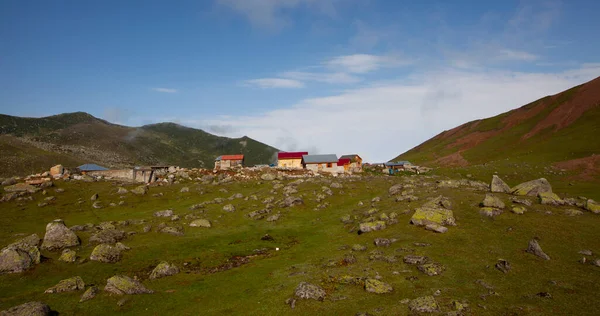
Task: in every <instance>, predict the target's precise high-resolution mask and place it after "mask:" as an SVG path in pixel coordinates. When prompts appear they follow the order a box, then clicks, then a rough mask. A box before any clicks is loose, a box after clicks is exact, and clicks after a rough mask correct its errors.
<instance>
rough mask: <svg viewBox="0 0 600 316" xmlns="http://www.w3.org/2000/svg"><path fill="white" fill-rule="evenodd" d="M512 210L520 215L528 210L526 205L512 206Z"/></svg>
mask: <svg viewBox="0 0 600 316" xmlns="http://www.w3.org/2000/svg"><path fill="white" fill-rule="evenodd" d="M510 211H511V212H513V213H515V214H518V215H523V214H524V213H525V211H527V209H526V208H525V207H524V206H518V205H515V206H513V207H512V208H511V210H510Z"/></svg>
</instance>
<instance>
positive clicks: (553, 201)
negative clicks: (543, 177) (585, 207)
mask: <svg viewBox="0 0 600 316" xmlns="http://www.w3.org/2000/svg"><path fill="white" fill-rule="evenodd" d="M538 198H539V199H540V204H544V205H554V206H558V205H564V204H565V201H563V200H562V199H561V198H560V197H559V196H558V195H556V193H552V192H540V193H538Z"/></svg>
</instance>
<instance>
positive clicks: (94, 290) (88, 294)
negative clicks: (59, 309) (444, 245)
mask: <svg viewBox="0 0 600 316" xmlns="http://www.w3.org/2000/svg"><path fill="white" fill-rule="evenodd" d="M96 294H98V287H96V286H90V287H89V288H88V289H87V290H86V291H85V292H84V293H83V295H81V298H80V299H79V302H80V303H81V302H85V301H89V300H91V299H93V298H94V297H96Z"/></svg>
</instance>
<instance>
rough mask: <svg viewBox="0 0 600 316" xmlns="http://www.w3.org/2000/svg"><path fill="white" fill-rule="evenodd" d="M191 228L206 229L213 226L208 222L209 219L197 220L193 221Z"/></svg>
mask: <svg viewBox="0 0 600 316" xmlns="http://www.w3.org/2000/svg"><path fill="white" fill-rule="evenodd" d="M190 227H205V228H211V227H212V225H211V223H210V221H209V220H207V219H196V220H193V221H192V222H191V223H190Z"/></svg>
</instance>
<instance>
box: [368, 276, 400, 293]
mask: <svg viewBox="0 0 600 316" xmlns="http://www.w3.org/2000/svg"><path fill="white" fill-rule="evenodd" d="M365 290H366V291H367V292H371V293H376V294H384V293H390V292H392V291H393V290H394V289H393V288H392V286H391V285H389V284H387V283H384V282H382V281H379V280H377V279H366V280H365Z"/></svg>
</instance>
